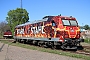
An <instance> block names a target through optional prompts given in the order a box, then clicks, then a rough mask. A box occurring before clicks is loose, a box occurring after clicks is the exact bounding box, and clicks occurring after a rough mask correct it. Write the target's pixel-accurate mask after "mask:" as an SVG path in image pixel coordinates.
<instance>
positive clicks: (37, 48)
mask: <svg viewBox="0 0 90 60" xmlns="http://www.w3.org/2000/svg"><path fill="white" fill-rule="evenodd" d="M1 42H2V43H5V44H9V45H13V46H18V47H22V48H27V49H32V50H38V51H42V52H48V53H54V54H58V55H64V56H69V57H74V58H80V59H84V60H90V56H86V55H82V54H75V53H70V52H65V51H64V52H63V51H61V50H60V51H59V50H52V49H47V48H39V47H36V46H30V45H27V44H21V43H11V42H9V41H4V40H2V41H1Z"/></svg>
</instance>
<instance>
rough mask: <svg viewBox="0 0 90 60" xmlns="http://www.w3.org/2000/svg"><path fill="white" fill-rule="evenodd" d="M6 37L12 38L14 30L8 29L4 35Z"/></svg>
mask: <svg viewBox="0 0 90 60" xmlns="http://www.w3.org/2000/svg"><path fill="white" fill-rule="evenodd" d="M3 37H4V38H12V37H13V36H12V32H11V31H10V30H7V31H6V32H4V35H3Z"/></svg>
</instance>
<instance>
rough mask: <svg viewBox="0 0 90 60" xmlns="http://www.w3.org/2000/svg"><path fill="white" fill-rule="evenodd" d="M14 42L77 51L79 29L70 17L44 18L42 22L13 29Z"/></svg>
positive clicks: (30, 23) (79, 40)
mask: <svg viewBox="0 0 90 60" xmlns="http://www.w3.org/2000/svg"><path fill="white" fill-rule="evenodd" d="M14 39H15V41H19V42H20V41H24V42H34V43H37V44H38V45H39V46H45V45H46V46H51V47H52V48H54V47H57V46H58V47H61V48H62V49H72V48H74V49H77V45H80V42H81V39H80V28H79V26H78V22H77V21H76V19H75V18H74V17H72V16H70V17H66V16H61V15H58V16H45V17H43V19H42V20H38V21H34V22H28V23H25V24H21V25H18V26H16V27H15V36H14Z"/></svg>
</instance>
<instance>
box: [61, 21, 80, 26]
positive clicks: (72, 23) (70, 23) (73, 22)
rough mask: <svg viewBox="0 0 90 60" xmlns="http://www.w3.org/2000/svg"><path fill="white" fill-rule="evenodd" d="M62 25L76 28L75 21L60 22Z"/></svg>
mask: <svg viewBox="0 0 90 60" xmlns="http://www.w3.org/2000/svg"><path fill="white" fill-rule="evenodd" d="M62 22H63V25H69V26H77V25H78V24H77V22H76V21H75V20H62Z"/></svg>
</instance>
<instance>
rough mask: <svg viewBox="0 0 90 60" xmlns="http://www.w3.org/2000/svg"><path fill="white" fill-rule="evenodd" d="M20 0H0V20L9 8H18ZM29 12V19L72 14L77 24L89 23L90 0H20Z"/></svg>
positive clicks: (5, 15) (3, 19)
mask: <svg viewBox="0 0 90 60" xmlns="http://www.w3.org/2000/svg"><path fill="white" fill-rule="evenodd" d="M20 1H21V0H0V22H2V21H5V20H6V17H7V13H8V11H9V10H13V9H14V10H15V9H16V8H20V7H21V4H20ZM22 7H23V8H24V9H26V10H27V12H28V13H29V21H35V20H41V19H42V18H43V17H44V16H46V15H52V16H53V15H54V16H57V15H59V14H61V15H62V16H73V17H75V18H76V19H77V21H78V23H79V25H81V26H82V25H85V24H88V25H90V0H22Z"/></svg>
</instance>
